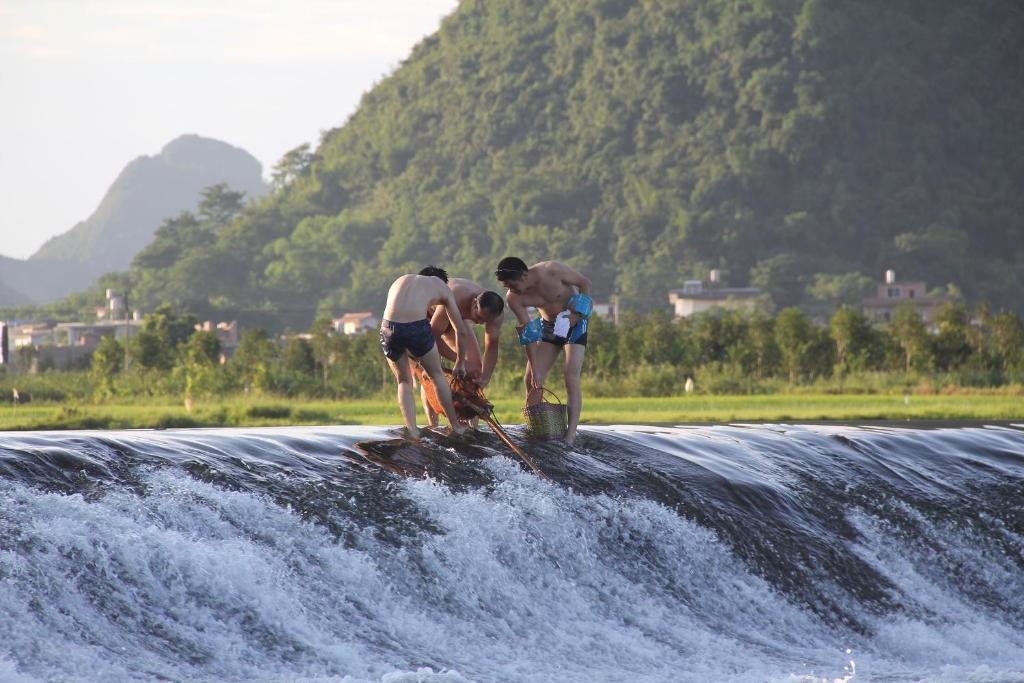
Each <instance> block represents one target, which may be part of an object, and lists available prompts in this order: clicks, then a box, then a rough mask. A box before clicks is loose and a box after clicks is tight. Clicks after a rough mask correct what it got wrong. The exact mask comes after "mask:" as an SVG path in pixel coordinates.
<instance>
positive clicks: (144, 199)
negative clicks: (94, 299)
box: [0, 134, 266, 305]
mask: <svg viewBox="0 0 1024 683" xmlns="http://www.w3.org/2000/svg"><path fill="white" fill-rule="evenodd" d="M219 182H226V183H227V184H228V185H229V186H230V187H232V188H233V189H237V190H240V191H244V192H246V193H247V194H249V195H250V196H253V197H258V196H260V195H262V194H263V193H264V192H265V190H266V185H265V183H264V182H263V179H262V166H261V164H260V163H259V161H257V160H256V158H255V157H253V156H252V155H251V154H249V153H248V152H246V151H245V150H242V149H241V148H238V147H234V146H232V145H229V144H228V143H225V142H221V141H219V140H214V139H212V138H204V137H201V136H199V135H195V134H186V135H182V136H179V137H177V138H175V139H174V140H171V141H170V142H168V143H167V144H166V145H164V146H163V147H162V148H161V150H160V151H159V152H158V153H157V154H155V155H140V156H138V157H136V158H135V159H133V160H131V161H130V162H128V163H127V164H126V165H125V167H124V168H123V169H122V170H121V171H120V173H118V175H117V177H116V178H115V179H114V181H113V182H112V183H111V185H110V187H109V188H108V189H107V190H106V192H105V193H104V196H103V198H102V199H101V201H100V203H99V205H98V206H97V208H96V209H95V210H94V211H93V212H92V213H91V214H90V216H89V217H88V218H87V219H85V220H83V221H79V222H78V223H76V224H75V225H74V226H73V227H72V228H71V229H70V230H68V231H66V232H64V233H62V234H60V235H56V236H54V237H51V238H50V239H49V240H47V241H46V242H45V243H44V244H43V245H42V246H41V247H40V248H39V249H38V250H37V251H36V252H35V253H34V254H32V255H31V256H30V257H29V258H28V259H25V260H21V259H11V258H9V257H5V258H3V259H2V260H0V282H3V283H5V284H6V285H7V287H8V288H10V289H13V290H16V291H17V292H20V293H21V294H22V296H23V297H27V298H29V299H30V300H31V301H32V302H33V303H37V304H39V303H47V302H50V301H54V300H57V299H59V298H61V297H63V296H66V295H68V294H70V293H72V292H75V291H79V290H82V289H85V288H86V287H87V286H89V285H90V284H91V283H92V282H93V281H94V280H95V279H96V278H97V277H98V276H100V275H102V274H103V273H107V272H113V271H122V270H126V269H127V268H128V267H129V265H130V264H131V260H132V258H134V256H135V254H137V253H138V252H139V251H141V250H142V249H143V248H145V246H146V245H147V244H149V242H150V241H151V240H152V237H153V234H154V233H155V231H156V229H157V227H158V226H159V224H160V222H161V221H162V220H164V219H166V218H168V217H170V216H173V215H175V214H177V213H180V212H181V211H186V210H194V209H195V207H196V205H197V203H198V201H199V197H200V191H201V190H202V189H203V188H205V187H209V186H211V185H214V184H216V183H219ZM5 298H6V299H7V300H4V299H5ZM15 299H16V297H15ZM19 303H25V302H24V301H16V300H12V299H11V298H10V297H5V295H4V294H3V292H2V291H0V304H5V305H16V304H19Z"/></svg>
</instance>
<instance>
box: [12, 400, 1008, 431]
mask: <svg viewBox="0 0 1024 683" xmlns="http://www.w3.org/2000/svg"><path fill="white" fill-rule="evenodd" d="M521 408H522V404H521V403H520V402H519V401H517V400H502V401H498V402H497V404H496V414H497V416H498V419H499V420H500V421H501V422H502V423H504V424H516V423H519V422H522V421H523V420H522V416H521V414H520V409H521ZM817 420H836V421H851V420H993V421H1002V420H1024V398H1022V397H1021V396H1008V395H978V394H956V395H912V396H910V397H909V398H908V399H906V401H905V400H904V397H903V395H834V394H770V395H759V396H689V397H670V398H589V399H585V402H584V407H583V422H584V423H590V424H628V423H633V424H655V423H690V422H712V423H713V422H800V421H817ZM400 422H401V416H400V414H399V412H398V407H397V405H396V404H395V403H394V402H392V401H381V400H376V401H344V402H327V401H323V402H316V401H283V400H276V401H275V400H273V399H267V400H263V401H260V400H252V401H241V400H233V401H228V402H225V403H197V404H196V405H194V406H193V409H192V411H191V412H188V411H186V410H185V408H184V406H182V405H181V404H178V405H170V404H166V405H164V404H160V403H153V404H141V405H140V404H124V405H122V404H101V405H93V404H81V405H67V404H52V403H51V404H47V403H30V404H25V405H21V406H17V407H13V406H9V405H8V406H2V407H0V430H3V431H8V430H48V429H136V428H174V427H258V426H275V425H276V426H280V425H339V424H340V425H344V424H351V425H395V424H399V423H400ZM423 422H424V418H423V416H422V414H421V415H420V423H421V424H422V423H423Z"/></svg>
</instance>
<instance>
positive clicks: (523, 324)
mask: <svg viewBox="0 0 1024 683" xmlns="http://www.w3.org/2000/svg"><path fill="white" fill-rule="evenodd" d="M494 275H495V276H496V277H497V278H498V281H499V282H501V284H502V285H504V287H505V289H506V290H507V291H508V295H507V297H506V301H507V302H508V307H509V310H510V311H512V314H513V315H514V316H515V317H516V320H517V321H519V325H518V326H517V327H516V331H518V332H519V343H520V344H521V345H522V346H523V348H524V350H525V351H526V393H527V399H529V395H530V392H532V391H533V390H534V389H536V388H537V387H541V386H543V385H544V380H546V379H547V376H548V372H549V371H550V370H551V366H552V365H553V364H554V362H555V358H556V357H557V356H558V353H559V351H562V350H564V351H565V392H566V407H567V409H568V413H569V414H568V430H567V431H566V433H565V441H566V443H568V444H569V445H572V444H573V443H575V441H576V426H577V425H578V424H579V421H580V410H581V409H582V407H583V397H582V395H581V392H580V371H581V370H582V369H583V356H584V353H585V352H586V350H587V318H589V317H590V311H591V309H592V308H593V301H592V300H591V298H590V280H588V279H587V278H586V277H584V276H583V275H581V274H580V273H578V272H576V271H575V270H573V269H572V268H570V267H569V266H567V265H565V264H564V263H559V262H558V261H542V262H540V263H537V264H535V265H533V266H530V267H529V268H527V266H526V263H524V262H523V261H522V260H521V259H518V258H516V257H514V256H509V257H507V258H503V259H502V260H501V262H500V263H498V269H497V270H496V271H495V273H494ZM529 306H533V307H535V308H536V309H537V310H538V311H539V312H540V317H539V318H536V319H535V320H530V316H529V314H528V313H527V310H526V309H527V307H529Z"/></svg>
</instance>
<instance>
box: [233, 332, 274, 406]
mask: <svg viewBox="0 0 1024 683" xmlns="http://www.w3.org/2000/svg"><path fill="white" fill-rule="evenodd" d="M277 356H278V348H277V345H276V344H274V343H273V342H272V341H271V340H270V337H269V336H268V335H267V332H266V330H261V329H252V330H246V331H245V332H243V333H242V338H241V339H240V340H239V342H238V348H236V349H235V355H234V357H233V358H232V359H231V367H232V369H233V370H234V372H235V374H236V376H237V377H238V379H239V382H240V384H241V385H242V387H244V389H245V391H246V392H249V391H267V390H268V389H269V388H270V385H269V379H270V377H271V374H272V370H273V367H272V366H273V363H274V361H275V360H276V359H277Z"/></svg>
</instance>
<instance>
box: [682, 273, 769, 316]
mask: <svg viewBox="0 0 1024 683" xmlns="http://www.w3.org/2000/svg"><path fill="white" fill-rule="evenodd" d="M759 296H761V290H760V289H758V288H757V287H721V286H720V283H719V273H718V271H717V270H712V271H711V272H710V273H709V275H708V280H707V281H704V280H686V281H685V282H683V286H682V288H680V289H670V290H668V302H669V303H670V304H671V305H672V308H673V316H674V317H675V318H688V317H690V316H691V315H694V314H695V313H701V312H702V311H706V310H708V309H711V308H727V309H729V310H733V311H752V310H754V308H755V307H756V306H757V298H758V297H759Z"/></svg>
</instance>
